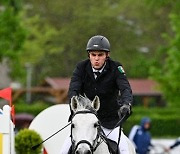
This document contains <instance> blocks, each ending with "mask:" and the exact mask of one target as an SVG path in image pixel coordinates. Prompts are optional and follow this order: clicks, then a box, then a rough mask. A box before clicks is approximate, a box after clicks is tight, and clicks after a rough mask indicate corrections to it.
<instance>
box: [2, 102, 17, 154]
mask: <svg viewBox="0 0 180 154" xmlns="http://www.w3.org/2000/svg"><path fill="white" fill-rule="evenodd" d="M14 127H15V126H14V124H13V122H12V121H11V107H10V106H9V105H4V107H3V110H0V154H14V153H15V152H14Z"/></svg>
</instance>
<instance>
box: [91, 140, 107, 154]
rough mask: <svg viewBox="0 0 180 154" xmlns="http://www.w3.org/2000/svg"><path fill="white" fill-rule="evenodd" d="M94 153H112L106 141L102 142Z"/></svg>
mask: <svg viewBox="0 0 180 154" xmlns="http://www.w3.org/2000/svg"><path fill="white" fill-rule="evenodd" d="M94 154H110V152H109V149H108V146H107V144H106V143H105V142H102V143H101V145H100V146H99V147H98V148H97V149H96V151H95V152H94Z"/></svg>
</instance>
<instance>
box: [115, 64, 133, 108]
mask: <svg viewBox="0 0 180 154" xmlns="http://www.w3.org/2000/svg"><path fill="white" fill-rule="evenodd" d="M121 69H122V70H121ZM116 84H117V86H118V88H119V90H120V94H121V101H122V104H128V105H132V102H133V96H132V90H131V87H130V84H129V82H128V80H127V77H126V74H125V72H124V70H123V68H122V65H119V66H117V69H116Z"/></svg>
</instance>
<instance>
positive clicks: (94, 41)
mask: <svg viewBox="0 0 180 154" xmlns="http://www.w3.org/2000/svg"><path fill="white" fill-rule="evenodd" d="M86 50H87V51H92V50H93V51H95V50H97V51H105V52H110V43H109V41H108V39H107V38H106V37H104V36H102V35H96V36H93V37H91V38H90V39H89V41H88V43H87V47H86Z"/></svg>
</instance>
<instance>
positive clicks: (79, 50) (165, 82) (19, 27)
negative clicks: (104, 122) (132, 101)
mask: <svg viewBox="0 0 180 154" xmlns="http://www.w3.org/2000/svg"><path fill="white" fill-rule="evenodd" d="M97 34H101V35H105V36H106V37H107V38H108V39H109V40H110V42H111V57H112V58H113V59H114V60H118V61H120V62H121V63H122V64H123V65H124V68H125V71H126V74H127V76H128V78H152V79H154V80H156V81H158V82H159V84H160V87H159V88H160V89H161V91H162V92H163V96H164V97H165V99H166V101H167V102H168V109H169V110H170V111H172V113H171V114H172V115H178V113H177V112H175V111H174V108H177V109H179V108H180V106H179V104H180V103H179V101H180V95H179V93H180V81H179V78H180V73H179V70H180V60H179V59H180V1H179V0H166V1H165V0H158V1H157V0H151V1H149V0H136V1H134V0H121V1H119V0H113V1H112V0H98V1H97V0H88V1H84V0H77V1H76V2H74V1H72V0H66V1H64V0H51V1H48V0H26V1H20V0H0V64H1V62H2V60H3V59H4V58H8V59H9V66H10V67H11V78H12V79H13V80H17V81H19V82H20V83H22V84H23V86H24V85H25V81H26V67H25V66H26V65H27V64H32V66H33V74H32V80H33V84H34V85H38V84H39V83H40V82H41V81H42V80H43V79H44V78H45V77H47V76H52V77H55V76H57V77H70V76H71V75H72V71H73V69H74V66H75V65H76V63H77V62H78V61H80V60H83V59H85V58H87V52H86V51H85V48H86V43H87V41H88V39H89V38H90V37H91V36H93V35H97ZM17 108H21V107H17ZM27 108H28V107H27ZM20 110H21V109H20ZM20 110H19V111H20ZM142 110H144V109H142ZM32 112H33V111H32ZM154 112H155V113H156V112H159V111H154ZM140 113H141V112H136V114H139V115H141V114H140ZM151 115H152V117H154V116H153V114H150V116H151ZM141 116H143V115H141ZM159 117H160V120H159V121H161V116H160V115H159ZM175 117H176V118H177V119H178V117H177V116H175ZM155 119H156V118H155ZM168 119H169V118H167V120H168ZM138 120H140V119H138ZM138 120H137V121H138ZM163 120H164V119H163ZM172 120H173V119H172ZM135 121H136V120H135ZM156 122H157V123H158V120H156ZM168 123H170V120H169V122H168ZM174 129H176V128H174Z"/></svg>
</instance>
